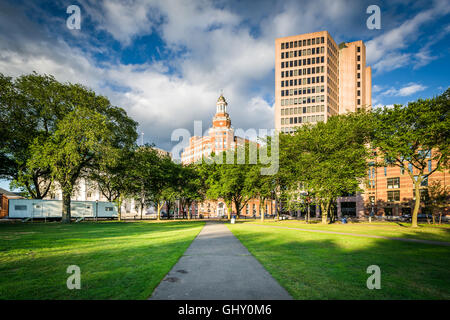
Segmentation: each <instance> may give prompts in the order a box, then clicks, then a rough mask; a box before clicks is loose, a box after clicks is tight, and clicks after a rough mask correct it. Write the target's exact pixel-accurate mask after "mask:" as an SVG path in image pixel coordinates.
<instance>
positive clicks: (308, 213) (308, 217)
mask: <svg viewBox="0 0 450 320" xmlns="http://www.w3.org/2000/svg"><path fill="white" fill-rule="evenodd" d="M310 212H311V206H310V205H309V202H308V207H307V208H306V223H308V224H309V219H310V218H311V214H310Z"/></svg>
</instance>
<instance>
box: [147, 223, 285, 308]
mask: <svg viewBox="0 0 450 320" xmlns="http://www.w3.org/2000/svg"><path fill="white" fill-rule="evenodd" d="M150 299H164V300H180V299H186V300H199V299H206V300H250V299H251V300H282V299H286V300H287V299H292V297H291V296H290V295H289V293H288V292H287V291H286V290H285V289H284V288H283V287H281V286H280V285H279V284H278V282H277V281H275V279H274V278H272V276H271V275H270V274H269V273H268V272H267V271H266V270H265V269H264V268H263V266H262V265H261V264H260V263H259V262H258V261H257V260H256V259H255V258H254V257H253V256H252V255H251V254H250V252H249V251H248V250H247V249H246V248H245V247H244V246H243V245H242V244H241V243H240V241H239V240H238V239H237V238H236V237H235V236H234V235H233V234H232V233H231V231H230V230H228V228H227V227H226V226H225V224H223V223H214V222H207V223H206V224H205V227H204V228H203V229H202V231H201V232H200V233H199V234H198V236H197V237H196V238H195V240H194V241H193V242H192V243H191V245H190V246H189V248H188V249H187V250H186V252H185V253H184V255H183V256H182V257H181V258H180V260H179V261H178V262H177V263H176V264H175V266H174V267H173V268H172V270H171V271H170V272H169V273H168V274H167V275H166V277H165V278H164V279H163V280H162V281H161V283H160V284H159V286H158V287H157V288H156V289H155V291H154V292H153V294H152V296H151V297H150Z"/></svg>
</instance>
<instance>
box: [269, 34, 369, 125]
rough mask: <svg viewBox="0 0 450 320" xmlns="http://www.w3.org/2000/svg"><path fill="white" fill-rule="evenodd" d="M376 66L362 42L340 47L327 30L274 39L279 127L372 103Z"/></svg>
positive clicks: (309, 120) (309, 121)
mask: <svg viewBox="0 0 450 320" xmlns="http://www.w3.org/2000/svg"><path fill="white" fill-rule="evenodd" d="M371 88H372V75H371V68H370V67H367V66H366V48H365V46H364V43H363V42H362V41H355V42H350V43H342V44H341V45H340V46H339V47H338V46H337V45H336V42H335V41H334V40H333V38H332V37H331V36H330V34H329V33H328V32H327V31H320V32H313V33H306V34H302V35H297V36H291V37H284V38H278V39H276V40H275V129H276V130H279V131H282V132H292V131H294V129H295V127H297V126H300V125H302V124H304V123H315V122H318V121H327V119H328V118H329V117H331V116H334V115H337V114H340V113H345V112H349V111H356V110H357V109H358V108H370V107H371V105H372V98H371V94H372V90H371Z"/></svg>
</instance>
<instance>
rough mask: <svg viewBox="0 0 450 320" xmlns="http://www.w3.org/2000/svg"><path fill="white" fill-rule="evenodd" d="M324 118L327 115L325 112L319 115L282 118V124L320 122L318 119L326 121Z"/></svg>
mask: <svg viewBox="0 0 450 320" xmlns="http://www.w3.org/2000/svg"><path fill="white" fill-rule="evenodd" d="M324 119H325V116H324V115H323V114H318V115H313V116H303V117H290V118H281V125H286V124H301V123H309V122H318V121H324Z"/></svg>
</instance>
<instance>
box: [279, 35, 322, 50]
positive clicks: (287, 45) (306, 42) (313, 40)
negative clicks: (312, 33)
mask: <svg viewBox="0 0 450 320" xmlns="http://www.w3.org/2000/svg"><path fill="white" fill-rule="evenodd" d="M320 43H325V37H317V38H311V39H304V40H296V41H290V42H283V43H282V44H281V49H282V50H283V49H290V48H297V47H301V46H303V47H305V46H311V45H315V44H320Z"/></svg>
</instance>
